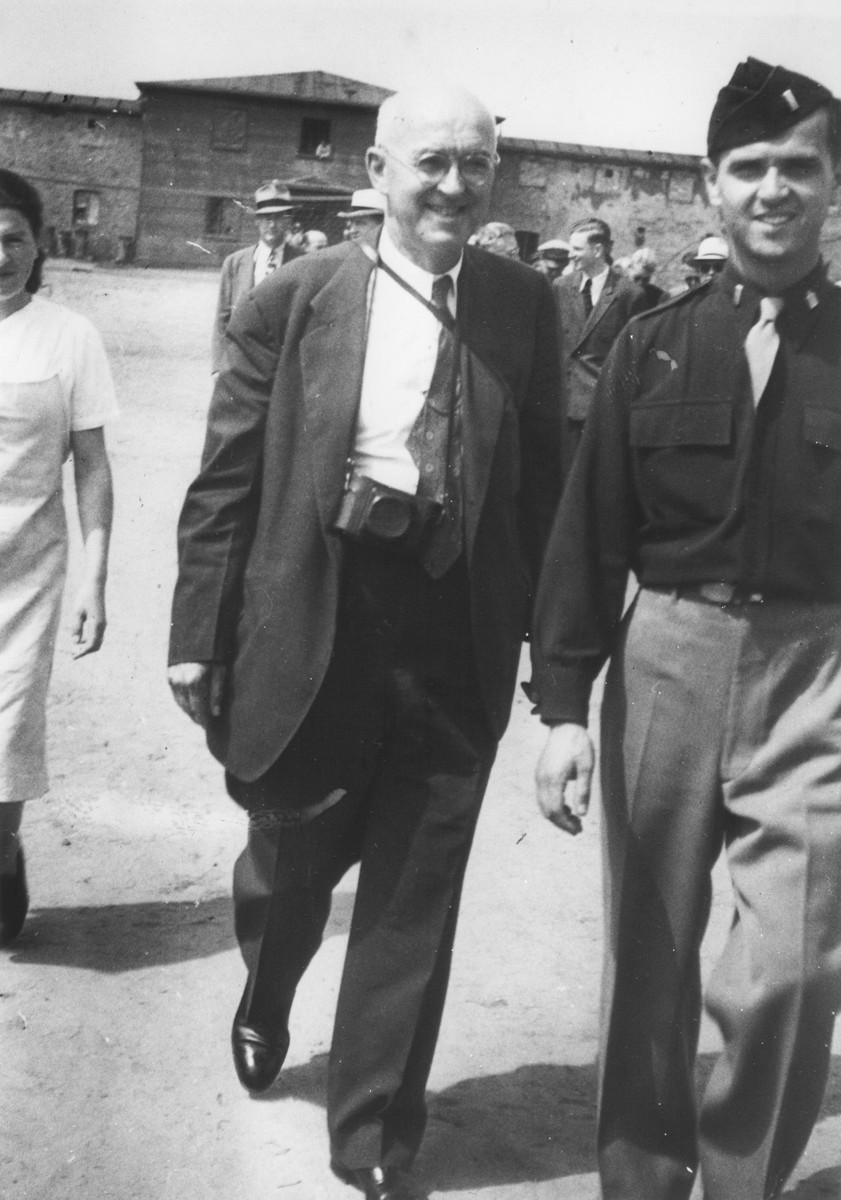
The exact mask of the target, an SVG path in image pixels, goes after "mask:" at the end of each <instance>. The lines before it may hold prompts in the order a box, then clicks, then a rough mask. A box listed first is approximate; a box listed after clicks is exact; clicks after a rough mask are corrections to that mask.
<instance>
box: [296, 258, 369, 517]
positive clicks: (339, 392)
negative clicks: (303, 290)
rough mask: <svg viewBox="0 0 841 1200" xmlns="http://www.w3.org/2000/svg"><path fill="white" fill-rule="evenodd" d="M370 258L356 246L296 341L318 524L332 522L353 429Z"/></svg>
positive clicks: (316, 300) (318, 296)
mask: <svg viewBox="0 0 841 1200" xmlns="http://www.w3.org/2000/svg"><path fill="white" fill-rule="evenodd" d="M372 265H373V264H372V262H371V260H370V259H369V258H368V257H367V256H366V255H365V254H364V253H362V252H361V251H360V250H359V249H358V247H354V249H353V252H352V253H351V254H349V255H348V257H347V258H346V259H345V260H344V261H343V262H342V264H341V266H340V267H339V268H338V270H337V271H336V273H335V274H334V275H333V276H332V277H331V278H330V280H329V282H328V283H327V284H326V285H325V286H324V287H323V288H322V289H321V290H320V291H319V292H317V293H316V294H315V296H314V297H313V299H312V301H311V302H310V309H311V315H310V319H309V322H308V327H307V332H306V333H305V334H304V336H303V338H302V339H301V374H302V393H303V400H304V407H305V410H306V420H307V433H308V443H309V447H310V453H311V454H312V473H313V478H314V480H315V486H316V498H317V502H318V507H319V512H320V514H321V520H322V523H323V525H324V527H325V528H328V527H329V525H330V523H331V522H332V520H333V518H334V516H335V514H336V509H337V507H338V504H339V499H340V496H341V492H342V489H343V487H344V481H345V474H346V468H347V460H348V455H349V454H350V451H351V449H352V441H353V436H354V431H355V428H356V416H357V411H358V408H359V395H360V391H361V388H362V369H363V366H364V362H365V324H366V320H367V313H368V303H367V301H368V279H369V277H370V274H371V270H372Z"/></svg>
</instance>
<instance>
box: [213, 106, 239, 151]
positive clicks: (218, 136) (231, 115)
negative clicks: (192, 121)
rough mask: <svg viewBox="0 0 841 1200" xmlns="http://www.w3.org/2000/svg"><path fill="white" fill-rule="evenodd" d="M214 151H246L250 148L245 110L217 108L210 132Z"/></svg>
mask: <svg viewBox="0 0 841 1200" xmlns="http://www.w3.org/2000/svg"><path fill="white" fill-rule="evenodd" d="M210 145H211V148H212V149H213V150H246V149H247V148H248V119H247V117H246V113H245V109H242V108H217V109H216V111H215V112H214V114H213V125H212V127H211V131H210Z"/></svg>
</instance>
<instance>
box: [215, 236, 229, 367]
mask: <svg viewBox="0 0 841 1200" xmlns="http://www.w3.org/2000/svg"><path fill="white" fill-rule="evenodd" d="M233 307H234V259H233V256H232V255H230V254H229V255H228V257H227V258H226V259H225V261H224V262H223V263H222V271H221V274H220V276H219V295H218V297H217V299H216V314H215V316H214V318H213V338H212V341H211V351H210V363H211V366H210V369H211V371H213V373H214V374H215V373H216V372H217V371H219V370H220V369H221V366H222V348H223V346H224V344H225V331H226V330H227V328H228V323H229V322H230V319H231V313H232V311H233Z"/></svg>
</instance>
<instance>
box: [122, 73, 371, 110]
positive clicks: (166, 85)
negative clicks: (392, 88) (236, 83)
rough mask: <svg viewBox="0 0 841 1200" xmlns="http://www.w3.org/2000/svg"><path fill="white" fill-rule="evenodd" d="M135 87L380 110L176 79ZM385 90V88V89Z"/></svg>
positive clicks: (355, 102)
mask: <svg viewBox="0 0 841 1200" xmlns="http://www.w3.org/2000/svg"><path fill="white" fill-rule="evenodd" d="M135 87H136V88H137V90H138V91H140V92H144V91H145V93H146V94H147V95H150V94H151V93H152V92H154V91H160V92H182V93H184V94H185V95H189V96H214V97H215V98H216V99H218V100H224V99H225V98H226V97H228V98H230V97H236V98H237V99H243V100H262V101H264V102H267V103H269V104H277V103H286V104H306V105H313V106H316V107H320V108H325V107H329V108H352V109H355V110H356V111H357V112H372V113H375V112H378V111H379V107H380V103H382V101H380V102H378V103H376V104H363V103H361V102H360V101H358V100H339V99H332V98H330V97H326V96H287V95H283V94H280V95H274V96H273V95H271V93H269V92H249V91H247V90H246V89H244V88H212V87H201V86H196V85H194V84H190V83H185V82H184V81H181V82H179V81H177V80H174V81H172V82H171V83H170V82H167V81H166V80H164V81H163V82H162V83H161V82H152V83H142V82H141V81H140V80H138V81H136V83H135ZM383 90H385V89H383Z"/></svg>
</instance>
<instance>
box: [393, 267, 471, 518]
mask: <svg viewBox="0 0 841 1200" xmlns="http://www.w3.org/2000/svg"><path fill="white" fill-rule="evenodd" d="M377 267H378V268H380V269H382V270H383V271H385V273H386V275H388V276H390V278H392V279H393V280H394V282H395V283H398V284H399V285H400V287H402V288H403V290H404V291H406V292H408V293H409V295H410V296H413V297H414V298H415V300H417V301H418V303H419V304H422V305H423V307H424V308H425V309H427V310H428V311H429V312H431V313H432V315H433V316H434V317H435V319H436V320H437V321H439V322H440V323H441V325H442V326H443V327H444V328H445V329H446V330H447V332H448V333H449V335H450V336H451V337H452V339H453V348H452V354H453V358H452V361H453V368H452V370H451V372H450V377H449V379H448V380H447V401H446V405H447V407H446V412H447V434H446V446H445V449H444V476H443V480H442V482H441V485H440V488H439V489H438V490H437V494H436V495H435V497H434V499H435V500H436V501H437V502H438V503H439V504H441V505H442V506H445V505H446V504H447V501H448V498H449V499H452V495H451V486H450V485H451V474H452V450H453V436H454V426H455V421H456V407H457V403H458V378H459V363H460V360H461V335H460V332H459V328H458V324H457V322H456V320H455V318H454V317H453V315H452V313H451V312H450V311H449V309H447V308H442V307H439V305H437V304H433V303H432V301H431V300H427V299H426V297H425V296H422V295H421V294H420V292H419V291H418V290H417V288H414V287H412V285H411V284H410V283H409V282H408V281H407V280H406V279H403V278H402V277H401V276H400V275H398V274H397V272H396V271H394V270H392V268H391V267H390V266H389V265H388V263H386V262H384V261H383V259H382V258H381V257H378V258H377ZM424 407H426V406H424ZM422 411H423V410H422ZM437 411H440V410H437ZM410 436H411V435H410Z"/></svg>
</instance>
